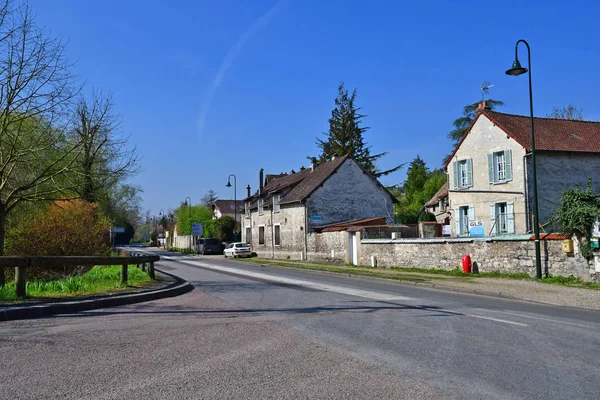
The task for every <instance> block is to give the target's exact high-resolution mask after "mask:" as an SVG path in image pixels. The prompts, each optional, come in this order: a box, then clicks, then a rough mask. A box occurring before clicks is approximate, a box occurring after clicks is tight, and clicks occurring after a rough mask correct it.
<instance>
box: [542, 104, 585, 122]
mask: <svg viewBox="0 0 600 400" xmlns="http://www.w3.org/2000/svg"><path fill="white" fill-rule="evenodd" d="M546 117H548V118H559V119H571V120H576V121H583V109H579V108H575V106H574V105H572V104H569V105H568V106H566V107H553V108H552V112H551V113H550V114H548V115H546Z"/></svg>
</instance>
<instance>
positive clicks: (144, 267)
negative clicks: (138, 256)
mask: <svg viewBox="0 0 600 400" xmlns="http://www.w3.org/2000/svg"><path fill="white" fill-rule="evenodd" d="M142 271H146V263H143V264H142Z"/></svg>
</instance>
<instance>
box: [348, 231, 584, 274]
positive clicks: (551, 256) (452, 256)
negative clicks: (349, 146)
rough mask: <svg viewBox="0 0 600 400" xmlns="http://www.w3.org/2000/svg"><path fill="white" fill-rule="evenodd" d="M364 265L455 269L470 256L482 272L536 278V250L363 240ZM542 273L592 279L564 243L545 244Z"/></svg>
mask: <svg viewBox="0 0 600 400" xmlns="http://www.w3.org/2000/svg"><path fill="white" fill-rule="evenodd" d="M360 248H361V252H360V265H369V264H370V257H371V256H376V257H377V264H378V266H381V267H417V268H442V269H454V268H457V267H460V265H461V261H462V256H463V255H464V254H469V255H470V256H471V260H472V261H473V262H476V263H477V265H478V267H479V271H480V272H491V271H501V272H525V273H527V274H529V275H531V276H535V246H534V242H533V241H531V240H520V241H507V240H506V241H500V240H499V241H489V240H488V241H486V240H460V239H457V240H453V239H429V240H425V239H424V240H362V241H361V244H360ZM592 268H593V267H592ZM542 269H547V271H548V272H549V273H550V274H552V275H556V276H570V275H573V276H576V277H579V278H582V279H589V278H590V273H592V271H591V270H590V265H589V264H588V262H587V261H586V260H585V259H584V258H583V257H582V256H581V254H580V253H579V252H578V250H577V249H576V253H573V254H565V253H563V252H562V242H561V241H560V240H545V241H542Z"/></svg>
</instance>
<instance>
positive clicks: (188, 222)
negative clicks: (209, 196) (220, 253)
mask: <svg viewBox="0 0 600 400" xmlns="http://www.w3.org/2000/svg"><path fill="white" fill-rule="evenodd" d="M175 216H176V218H177V234H179V235H190V234H191V233H192V223H199V224H202V225H204V235H203V236H204V237H208V235H207V233H209V232H210V227H209V226H212V223H213V221H212V211H211V210H209V209H208V208H206V207H204V206H203V205H196V206H190V205H182V206H181V207H179V208H178V209H177V210H175Z"/></svg>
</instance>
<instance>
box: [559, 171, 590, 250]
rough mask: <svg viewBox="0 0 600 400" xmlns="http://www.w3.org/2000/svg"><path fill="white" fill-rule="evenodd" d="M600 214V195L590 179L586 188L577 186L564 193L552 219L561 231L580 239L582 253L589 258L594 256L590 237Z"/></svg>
mask: <svg viewBox="0 0 600 400" xmlns="http://www.w3.org/2000/svg"><path fill="white" fill-rule="evenodd" d="M599 216H600V196H599V195H598V192H597V191H594V190H592V180H591V179H590V180H589V182H588V185H587V188H586V189H585V190H581V189H579V187H575V188H574V189H567V190H565V191H564V192H563V193H562V197H561V201H560V204H559V205H558V208H557V209H556V211H555V212H554V214H553V215H552V218H551V220H550V222H551V224H552V225H554V226H555V227H556V228H557V229H558V231H559V232H561V233H565V234H567V235H569V236H573V235H574V236H576V237H577V239H579V240H580V249H581V254H582V255H583V256H584V257H585V258H586V259H588V260H590V259H591V258H592V257H593V253H592V249H591V248H590V238H591V236H592V228H593V226H594V223H595V222H596V220H597V219H598V217H599Z"/></svg>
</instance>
